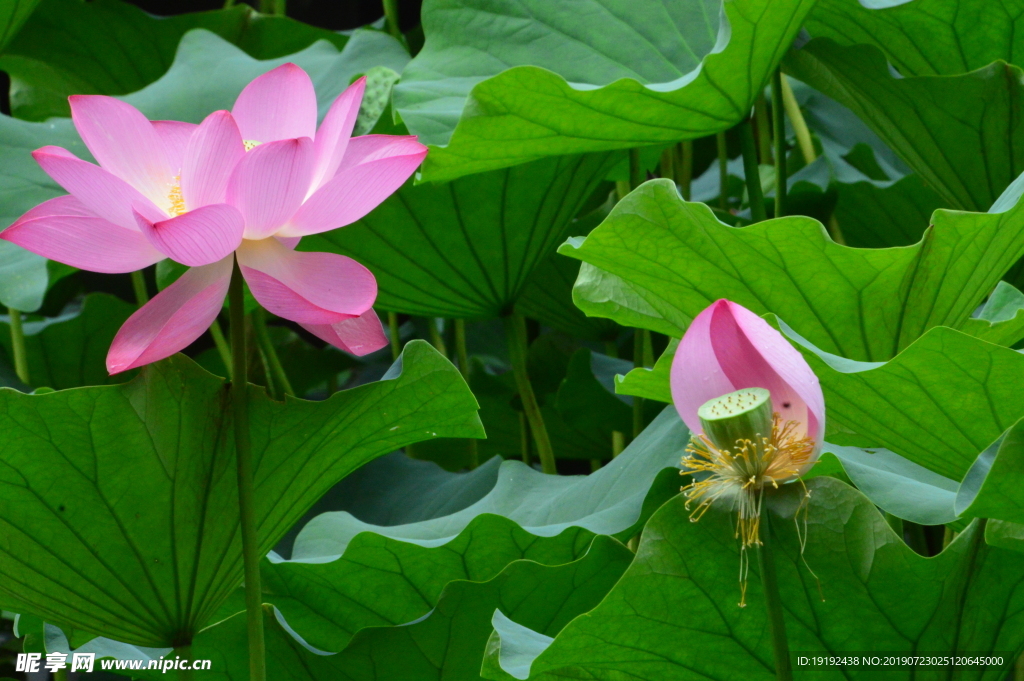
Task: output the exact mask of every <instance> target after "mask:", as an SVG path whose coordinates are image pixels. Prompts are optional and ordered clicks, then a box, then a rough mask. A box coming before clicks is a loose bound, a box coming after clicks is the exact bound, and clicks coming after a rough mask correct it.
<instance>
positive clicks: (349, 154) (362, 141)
mask: <svg viewBox="0 0 1024 681" xmlns="http://www.w3.org/2000/svg"><path fill="white" fill-rule="evenodd" d="M427 151H428V150H427V147H425V146H424V145H422V144H420V143H419V141H417V139H416V136H415V135H363V136H362V137H353V138H352V139H351V140H349V143H348V147H347V148H346V149H345V156H344V157H342V159H341V163H340V164H339V165H338V170H337V171H335V174H337V173H338V172H341V171H342V170H345V169H347V168H352V167H354V166H358V165H362V164H364V163H369V162H370V161H379V160H380V159H383V158H390V157H392V156H410V155H416V154H420V155H422V156H426V155H427ZM421 160H422V159H421Z"/></svg>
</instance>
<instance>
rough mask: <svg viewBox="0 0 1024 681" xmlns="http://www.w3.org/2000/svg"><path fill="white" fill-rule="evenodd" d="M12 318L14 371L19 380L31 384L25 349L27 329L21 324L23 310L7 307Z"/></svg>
mask: <svg viewBox="0 0 1024 681" xmlns="http://www.w3.org/2000/svg"><path fill="white" fill-rule="evenodd" d="M7 314H8V315H9V316H10V320H11V354H13V355H14V373H15V374H17V375H18V380H19V381H21V382H22V383H24V384H25V385H28V384H29V381H28V379H29V374H28V352H27V351H26V350H25V329H24V327H22V325H21V310H16V309H14V308H13V307H9V308H7Z"/></svg>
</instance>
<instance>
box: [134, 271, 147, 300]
mask: <svg viewBox="0 0 1024 681" xmlns="http://www.w3.org/2000/svg"><path fill="white" fill-rule="evenodd" d="M132 288H133V289H135V302H136V303H137V304H138V306H139V307H142V306H143V305H145V304H146V303H148V302H149V291H147V290H146V277H145V275H144V274H143V273H142V270H135V271H134V272H132Z"/></svg>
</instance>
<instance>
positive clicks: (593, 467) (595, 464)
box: [590, 459, 601, 473]
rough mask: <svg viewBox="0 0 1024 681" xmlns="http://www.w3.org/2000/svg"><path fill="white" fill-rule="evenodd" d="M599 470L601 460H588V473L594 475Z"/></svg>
mask: <svg viewBox="0 0 1024 681" xmlns="http://www.w3.org/2000/svg"><path fill="white" fill-rule="evenodd" d="M599 470H601V459H591V460H590V472H591V473H596V472H598V471H599Z"/></svg>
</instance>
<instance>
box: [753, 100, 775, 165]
mask: <svg viewBox="0 0 1024 681" xmlns="http://www.w3.org/2000/svg"><path fill="white" fill-rule="evenodd" d="M763 94H764V93H762V94H761V96H758V98H757V99H755V100H754V121H755V125H756V126H757V159H758V162H759V163H762V164H764V165H771V162H772V140H771V137H770V136H769V134H768V131H769V130H770V129H771V128H770V127H769V124H768V106H767V104H765V100H764V96H763Z"/></svg>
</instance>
